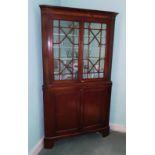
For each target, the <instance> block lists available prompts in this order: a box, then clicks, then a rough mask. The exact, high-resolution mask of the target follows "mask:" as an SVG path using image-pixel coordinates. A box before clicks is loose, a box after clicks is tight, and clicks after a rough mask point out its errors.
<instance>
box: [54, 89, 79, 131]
mask: <svg viewBox="0 0 155 155" xmlns="http://www.w3.org/2000/svg"><path fill="white" fill-rule="evenodd" d="M54 102H55V129H56V133H63V132H66V131H75V130H77V129H78V126H79V105H80V93H79V91H77V90H74V89H63V90H58V91H55V93H54Z"/></svg>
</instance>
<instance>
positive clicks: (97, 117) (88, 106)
mask: <svg viewBox="0 0 155 155" xmlns="http://www.w3.org/2000/svg"><path fill="white" fill-rule="evenodd" d="M110 93H111V87H109V88H107V87H106V88H85V89H84V90H83V95H82V113H81V114H82V127H83V129H96V128H99V127H104V126H108V120H109V106H110Z"/></svg>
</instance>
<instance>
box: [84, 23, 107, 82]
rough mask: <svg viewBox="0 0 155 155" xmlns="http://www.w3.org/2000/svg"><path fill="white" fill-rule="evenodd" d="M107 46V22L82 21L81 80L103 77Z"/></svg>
mask: <svg viewBox="0 0 155 155" xmlns="http://www.w3.org/2000/svg"><path fill="white" fill-rule="evenodd" d="M106 47H107V24H106V23H98V22H84V32H83V61H82V63H83V75H82V78H83V80H94V79H103V78H104V76H105V74H104V68H105V54H106Z"/></svg>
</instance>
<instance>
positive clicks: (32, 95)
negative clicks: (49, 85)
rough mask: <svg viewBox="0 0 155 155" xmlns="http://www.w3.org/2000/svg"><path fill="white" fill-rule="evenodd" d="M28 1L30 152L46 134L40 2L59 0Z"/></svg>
mask: <svg viewBox="0 0 155 155" xmlns="http://www.w3.org/2000/svg"><path fill="white" fill-rule="evenodd" d="M28 3H29V4H28V13H29V14H28V102H29V103H28V152H30V151H31V150H32V149H33V147H34V146H35V145H36V144H37V143H38V141H39V140H40V139H41V138H42V137H43V135H44V128H43V95H42V83H43V75H42V54H41V49H42V46H41V16H40V8H39V4H51V5H58V4H59V1H58V0H29V1H28Z"/></svg>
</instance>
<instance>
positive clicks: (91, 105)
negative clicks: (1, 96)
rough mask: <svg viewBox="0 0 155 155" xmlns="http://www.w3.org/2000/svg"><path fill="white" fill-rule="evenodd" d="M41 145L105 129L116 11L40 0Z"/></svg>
mask: <svg viewBox="0 0 155 155" xmlns="http://www.w3.org/2000/svg"><path fill="white" fill-rule="evenodd" d="M40 8H41V18H42V53H43V74H44V75H43V77H44V84H43V95H44V123H45V138H44V147H45V148H51V147H52V146H53V144H54V142H55V141H56V140H58V139H60V138H64V137H68V136H74V135H79V134H83V133H88V132H97V131H99V132H100V133H102V135H103V136H107V135H108V134H109V110H110V97H111V87H112V82H111V64H112V50H113V35H114V23H115V17H116V15H117V13H114V12H107V11H97V10H86V9H75V8H67V7H58V6H47V5H40Z"/></svg>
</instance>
